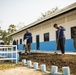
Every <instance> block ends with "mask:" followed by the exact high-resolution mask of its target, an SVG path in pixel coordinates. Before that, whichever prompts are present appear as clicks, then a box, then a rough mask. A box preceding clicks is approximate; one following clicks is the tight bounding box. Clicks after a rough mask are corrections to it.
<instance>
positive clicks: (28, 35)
mask: <svg viewBox="0 0 76 75" xmlns="http://www.w3.org/2000/svg"><path fill="white" fill-rule="evenodd" d="M24 40H26V44H24V47H25V53H30V47H31V43H32V34H31V33H30V32H29V30H28V29H27V30H26V33H25V34H24V37H23V41H24Z"/></svg>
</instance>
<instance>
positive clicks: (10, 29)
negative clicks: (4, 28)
mask: <svg viewBox="0 0 76 75" xmlns="http://www.w3.org/2000/svg"><path fill="white" fill-rule="evenodd" d="M14 31H16V26H15V25H13V24H11V25H10V26H9V28H8V33H9V34H11V33H13V32H14Z"/></svg>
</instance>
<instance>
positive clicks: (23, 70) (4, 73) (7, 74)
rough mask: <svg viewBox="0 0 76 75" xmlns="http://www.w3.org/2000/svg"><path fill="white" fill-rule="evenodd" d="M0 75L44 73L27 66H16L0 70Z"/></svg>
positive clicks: (41, 74) (39, 74) (40, 74)
mask: <svg viewBox="0 0 76 75" xmlns="http://www.w3.org/2000/svg"><path fill="white" fill-rule="evenodd" d="M0 75H44V73H43V72H41V71H36V70H35V69H31V68H28V67H16V68H10V69H6V70H0Z"/></svg>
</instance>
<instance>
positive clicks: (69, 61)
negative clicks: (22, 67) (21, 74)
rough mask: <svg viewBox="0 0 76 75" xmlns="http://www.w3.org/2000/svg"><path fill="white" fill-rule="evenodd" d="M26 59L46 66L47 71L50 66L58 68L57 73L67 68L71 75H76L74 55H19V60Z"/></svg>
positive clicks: (75, 56) (75, 57) (75, 58)
mask: <svg viewBox="0 0 76 75" xmlns="http://www.w3.org/2000/svg"><path fill="white" fill-rule="evenodd" d="M22 59H27V60H31V61H32V62H38V63H39V66H40V65H41V64H46V66H47V70H48V71H50V70H51V66H52V65H56V66H58V69H59V72H62V67H64V66H69V67H70V72H71V75H76V55H71V54H69V55H67V54H66V55H63V56H62V55H61V54H58V55H56V54H46V53H45V54H44V53H32V54H28V55H20V60H22Z"/></svg>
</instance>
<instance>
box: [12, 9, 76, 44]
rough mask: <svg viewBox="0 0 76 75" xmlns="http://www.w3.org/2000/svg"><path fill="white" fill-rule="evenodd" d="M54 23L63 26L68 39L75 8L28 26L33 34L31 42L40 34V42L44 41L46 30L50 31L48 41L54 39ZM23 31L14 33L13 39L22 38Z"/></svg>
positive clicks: (75, 24) (75, 22)
mask: <svg viewBox="0 0 76 75" xmlns="http://www.w3.org/2000/svg"><path fill="white" fill-rule="evenodd" d="M55 23H57V24H58V25H59V26H64V27H65V29H66V31H65V36H66V39H70V38H71V27H73V26H76V10H75V11H72V12H70V13H67V14H64V15H62V16H60V17H57V18H54V19H52V20H49V21H46V22H44V23H42V24H39V25H37V26H34V27H32V28H30V29H29V30H30V32H31V33H32V36H33V43H36V35H40V42H44V33H47V32H49V33H50V36H49V37H50V41H54V40H55V39H56V29H55V28H54V27H53V24H55ZM24 33H25V31H22V32H20V33H18V34H16V35H14V36H13V39H15V40H19V41H20V39H21V38H22V39H23V35H24ZM18 43H20V42H18Z"/></svg>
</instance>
